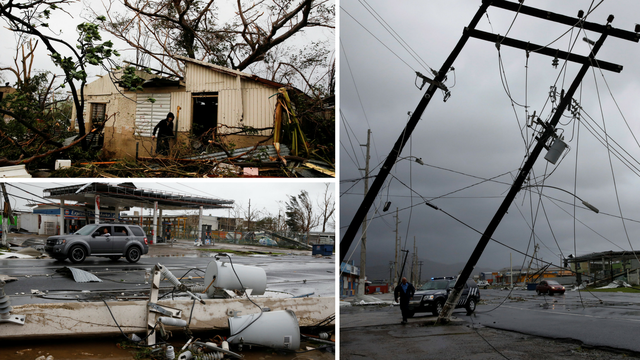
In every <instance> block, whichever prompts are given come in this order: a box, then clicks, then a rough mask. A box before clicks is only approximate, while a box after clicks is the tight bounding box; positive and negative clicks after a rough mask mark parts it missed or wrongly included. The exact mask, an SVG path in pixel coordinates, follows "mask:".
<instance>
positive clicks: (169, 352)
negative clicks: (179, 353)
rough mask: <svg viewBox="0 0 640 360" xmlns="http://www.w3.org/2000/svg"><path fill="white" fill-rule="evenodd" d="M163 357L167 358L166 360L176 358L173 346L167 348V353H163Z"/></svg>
mask: <svg viewBox="0 0 640 360" xmlns="http://www.w3.org/2000/svg"><path fill="white" fill-rule="evenodd" d="M165 356H166V357H167V360H173V359H175V358H176V353H175V351H174V350H173V346H171V345H169V346H167V352H166V353H165Z"/></svg>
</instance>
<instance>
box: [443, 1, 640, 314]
mask: <svg viewBox="0 0 640 360" xmlns="http://www.w3.org/2000/svg"><path fill="white" fill-rule="evenodd" d="M484 2H489V1H488V0H484V1H483V3H484ZM491 5H492V6H497V7H502V8H504V9H507V10H511V11H517V12H518V13H522V14H526V15H531V16H535V17H540V18H543V19H546V20H550V21H555V22H560V23H565V24H569V25H576V24H579V25H580V27H584V28H589V30H593V31H597V32H600V33H601V35H600V38H599V39H598V41H596V43H595V44H593V48H592V49H591V53H590V54H589V56H588V57H586V58H585V57H583V56H578V55H574V54H569V53H564V52H561V51H559V50H552V49H548V48H546V47H543V46H542V47H541V46H539V45H535V44H532V43H529V42H524V41H519V40H513V39H509V38H506V37H502V36H496V35H491V36H488V37H483V36H484V35H483V34H480V33H478V32H477V31H470V34H471V36H474V37H475V36H476V35H478V36H477V37H478V38H480V39H483V40H488V41H491V42H493V43H495V44H496V46H500V45H505V46H513V47H517V48H521V49H523V50H526V51H527V52H529V51H534V52H539V53H541V54H544V55H549V56H554V57H556V58H561V59H566V60H568V61H577V62H580V63H582V67H581V68H580V70H579V71H578V73H577V74H576V77H575V79H574V80H573V82H572V83H571V85H570V86H569V89H568V90H567V91H566V92H564V91H563V92H562V94H561V96H560V102H559V104H558V107H557V108H556V109H555V112H554V113H553V116H552V118H551V120H549V121H548V122H543V121H542V120H540V119H539V118H538V119H535V121H536V122H537V124H538V125H540V126H541V127H542V130H541V132H540V133H539V134H538V136H537V137H536V139H537V140H538V142H537V143H536V145H535V147H534V148H533V150H532V151H531V153H530V154H529V157H528V158H527V160H526V161H525V163H524V165H523V166H522V168H521V169H520V172H519V173H518V176H517V177H516V178H515V180H514V182H513V185H512V186H511V188H510V189H509V192H508V193H507V195H506V196H505V198H504V200H503V201H502V204H501V205H500V207H499V208H498V210H497V212H496V214H495V215H494V217H493V219H491V222H490V223H489V225H488V226H487V228H486V230H485V231H484V233H483V234H482V237H481V238H480V240H479V241H478V244H477V245H476V248H475V249H474V251H473V253H472V254H471V257H470V258H469V260H468V261H467V264H466V265H465V267H464V269H463V270H462V273H461V274H460V275H459V276H458V279H457V281H456V284H455V286H454V288H453V290H452V291H451V293H450V294H449V297H448V299H447V302H446V303H445V305H444V307H443V309H442V311H441V312H440V315H439V316H438V319H437V320H436V323H447V322H449V319H450V317H451V313H452V312H453V309H454V308H455V305H456V304H457V303H458V301H459V300H460V295H461V294H462V290H463V288H464V285H465V283H466V281H467V279H468V278H469V277H470V276H471V272H472V271H473V268H474V267H475V265H476V264H477V262H478V260H479V259H480V256H481V255H482V252H483V251H484V249H485V247H486V246H487V244H488V243H489V240H491V236H493V233H494V232H495V230H496V229H497V228H498V225H499V224H500V221H501V220H502V218H503V217H504V215H505V214H506V213H507V210H509V207H510V206H511V203H512V202H513V200H514V199H515V197H516V195H517V194H518V192H519V191H520V189H521V188H522V185H523V184H524V182H525V180H526V179H527V177H528V175H529V172H530V171H531V169H532V168H533V165H534V164H535V162H536V160H537V159H538V156H539V155H540V154H541V152H542V150H543V149H544V148H547V149H548V148H549V146H548V145H547V142H549V141H550V140H552V138H553V139H554V140H555V141H559V140H560V139H559V138H558V135H556V133H555V130H556V125H557V124H558V122H559V121H560V118H561V117H562V115H563V114H564V111H565V109H566V108H567V106H568V105H570V103H571V101H572V98H573V95H574V94H575V92H576V90H577V89H578V86H579V85H580V83H581V82H582V79H583V78H584V76H585V74H586V73H587V70H588V69H589V68H590V67H591V66H598V67H599V68H601V69H605V68H604V66H603V64H604V62H603V61H600V60H596V59H595V56H596V54H597V53H598V50H600V48H601V47H602V44H603V43H604V41H605V39H606V38H607V35H612V36H617V37H620V38H623V39H626V40H631V41H635V42H638V40H639V38H640V35H638V34H637V33H635V34H634V33H631V32H627V31H622V30H616V29H613V28H612V27H611V25H610V23H611V21H613V15H609V17H608V18H607V24H606V26H603V25H599V24H593V23H587V22H585V21H584V20H583V19H582V16H583V14H584V13H582V12H581V13H579V15H578V16H579V17H580V18H579V19H578V18H570V17H567V16H564V15H558V14H554V13H551V12H548V11H542V10H538V9H534V8H530V7H527V6H524V5H522V4H520V5H518V4H513V3H509V2H507V1H498V0H493V1H491ZM636 30H638V27H637V26H636ZM476 33H477V34H476ZM586 41H588V42H589V41H590V40H586ZM530 49H536V50H530ZM610 65H613V66H611V67H610V68H609V69H610V70H612V71H617V72H619V71H621V70H622V66H620V65H615V64H610ZM552 162H553V161H552ZM553 163H555V162H553Z"/></svg>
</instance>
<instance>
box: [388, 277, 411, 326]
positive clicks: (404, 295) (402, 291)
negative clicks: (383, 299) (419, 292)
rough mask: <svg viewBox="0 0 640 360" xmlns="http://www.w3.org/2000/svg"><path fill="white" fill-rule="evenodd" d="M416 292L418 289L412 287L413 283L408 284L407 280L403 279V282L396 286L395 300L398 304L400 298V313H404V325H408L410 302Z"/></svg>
mask: <svg viewBox="0 0 640 360" xmlns="http://www.w3.org/2000/svg"><path fill="white" fill-rule="evenodd" d="M415 292H416V289H415V288H414V287H413V285H411V283H409V282H407V278H406V277H403V278H402V282H401V283H400V284H398V286H396V289H395V291H394V292H393V298H394V299H395V301H396V302H398V298H400V311H402V323H401V324H406V323H407V317H408V313H409V300H411V298H413V294H414V293H415Z"/></svg>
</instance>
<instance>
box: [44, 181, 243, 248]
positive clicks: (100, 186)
mask: <svg viewBox="0 0 640 360" xmlns="http://www.w3.org/2000/svg"><path fill="white" fill-rule="evenodd" d="M43 192H44V197H45V198H47V199H55V200H58V201H60V205H59V207H57V206H56V205H52V204H49V205H48V208H47V207H44V208H42V209H36V210H34V214H49V215H60V216H59V218H58V222H59V223H58V228H59V229H60V230H59V232H60V234H61V235H62V234H67V233H70V232H74V231H76V230H77V229H79V228H80V227H82V226H84V225H86V224H90V223H96V224H99V223H104V222H114V221H120V213H121V212H122V211H128V210H131V209H134V208H140V211H139V219H138V222H137V224H138V225H141V226H143V227H144V221H143V213H144V209H153V223H152V224H151V233H152V236H150V240H152V243H153V244H156V243H157V242H158V240H159V237H158V234H159V233H160V234H164V233H165V232H167V231H169V232H170V231H171V228H170V227H171V225H172V223H168V222H165V226H162V227H161V226H159V225H162V224H163V220H162V219H163V214H162V212H163V210H181V211H184V210H198V211H199V213H198V219H199V220H198V229H200V231H198V232H197V236H198V240H199V241H202V239H203V238H204V235H203V232H204V231H205V227H206V225H203V220H202V219H203V211H204V210H210V209H228V208H230V207H231V206H232V205H233V203H234V201H233V200H224V199H216V198H208V197H201V196H194V195H187V194H177V193H171V192H167V191H156V190H151V189H142V188H138V187H136V186H135V185H134V184H133V183H130V182H127V183H120V184H108V183H99V182H93V183H87V184H78V185H70V186H62V187H56V188H49V189H45V190H44V191H43ZM70 202H75V203H76V204H68V203H70ZM82 204H85V205H84V207H83V206H82Z"/></svg>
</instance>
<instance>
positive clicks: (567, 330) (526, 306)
mask: <svg viewBox="0 0 640 360" xmlns="http://www.w3.org/2000/svg"><path fill="white" fill-rule="evenodd" d="M481 296H482V300H481V302H480V304H478V307H477V310H476V312H475V313H474V314H473V315H471V316H467V315H466V312H465V311H464V310H463V309H461V310H456V311H455V312H454V316H453V318H452V319H453V321H452V323H451V324H450V325H447V326H433V321H434V320H435V317H433V316H431V314H428V313H424V314H416V315H415V316H414V318H411V319H409V323H408V324H407V325H401V324H400V320H401V315H400V310H399V308H398V307H397V306H391V305H390V302H391V301H392V300H393V296H392V295H391V294H383V295H374V297H376V298H378V299H380V300H383V301H387V303H386V304H379V305H367V306H341V307H340V344H341V348H340V349H341V350H340V353H341V359H363V358H373V359H377V358H380V359H382V358H385V356H395V354H397V352H398V351H399V350H398V349H403V351H406V356H404V357H405V358H420V359H440V358H443V357H442V354H446V355H447V356H446V357H444V358H456V359H503V358H507V359H538V358H546V359H556V358H557V359H565V358H580V359H618V358H638V357H639V355H640V343H639V342H638V341H637V337H636V336H637V333H638V332H637V329H638V327H639V326H640V294H634V293H632V294H629V293H615V292H614V293H602V292H597V293H596V292H594V293H589V292H585V291H581V292H572V291H568V292H566V293H565V294H564V295H554V296H538V295H536V294H535V292H534V291H527V290H513V291H511V292H510V291H508V290H500V289H487V290H481ZM343 300H344V299H343ZM346 300H353V299H346ZM369 300H370V299H369ZM356 303H357V301H356ZM341 304H343V305H346V302H345V301H341ZM366 344H376V348H375V349H377V350H375V349H373V348H371V349H368V348H366Z"/></svg>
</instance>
